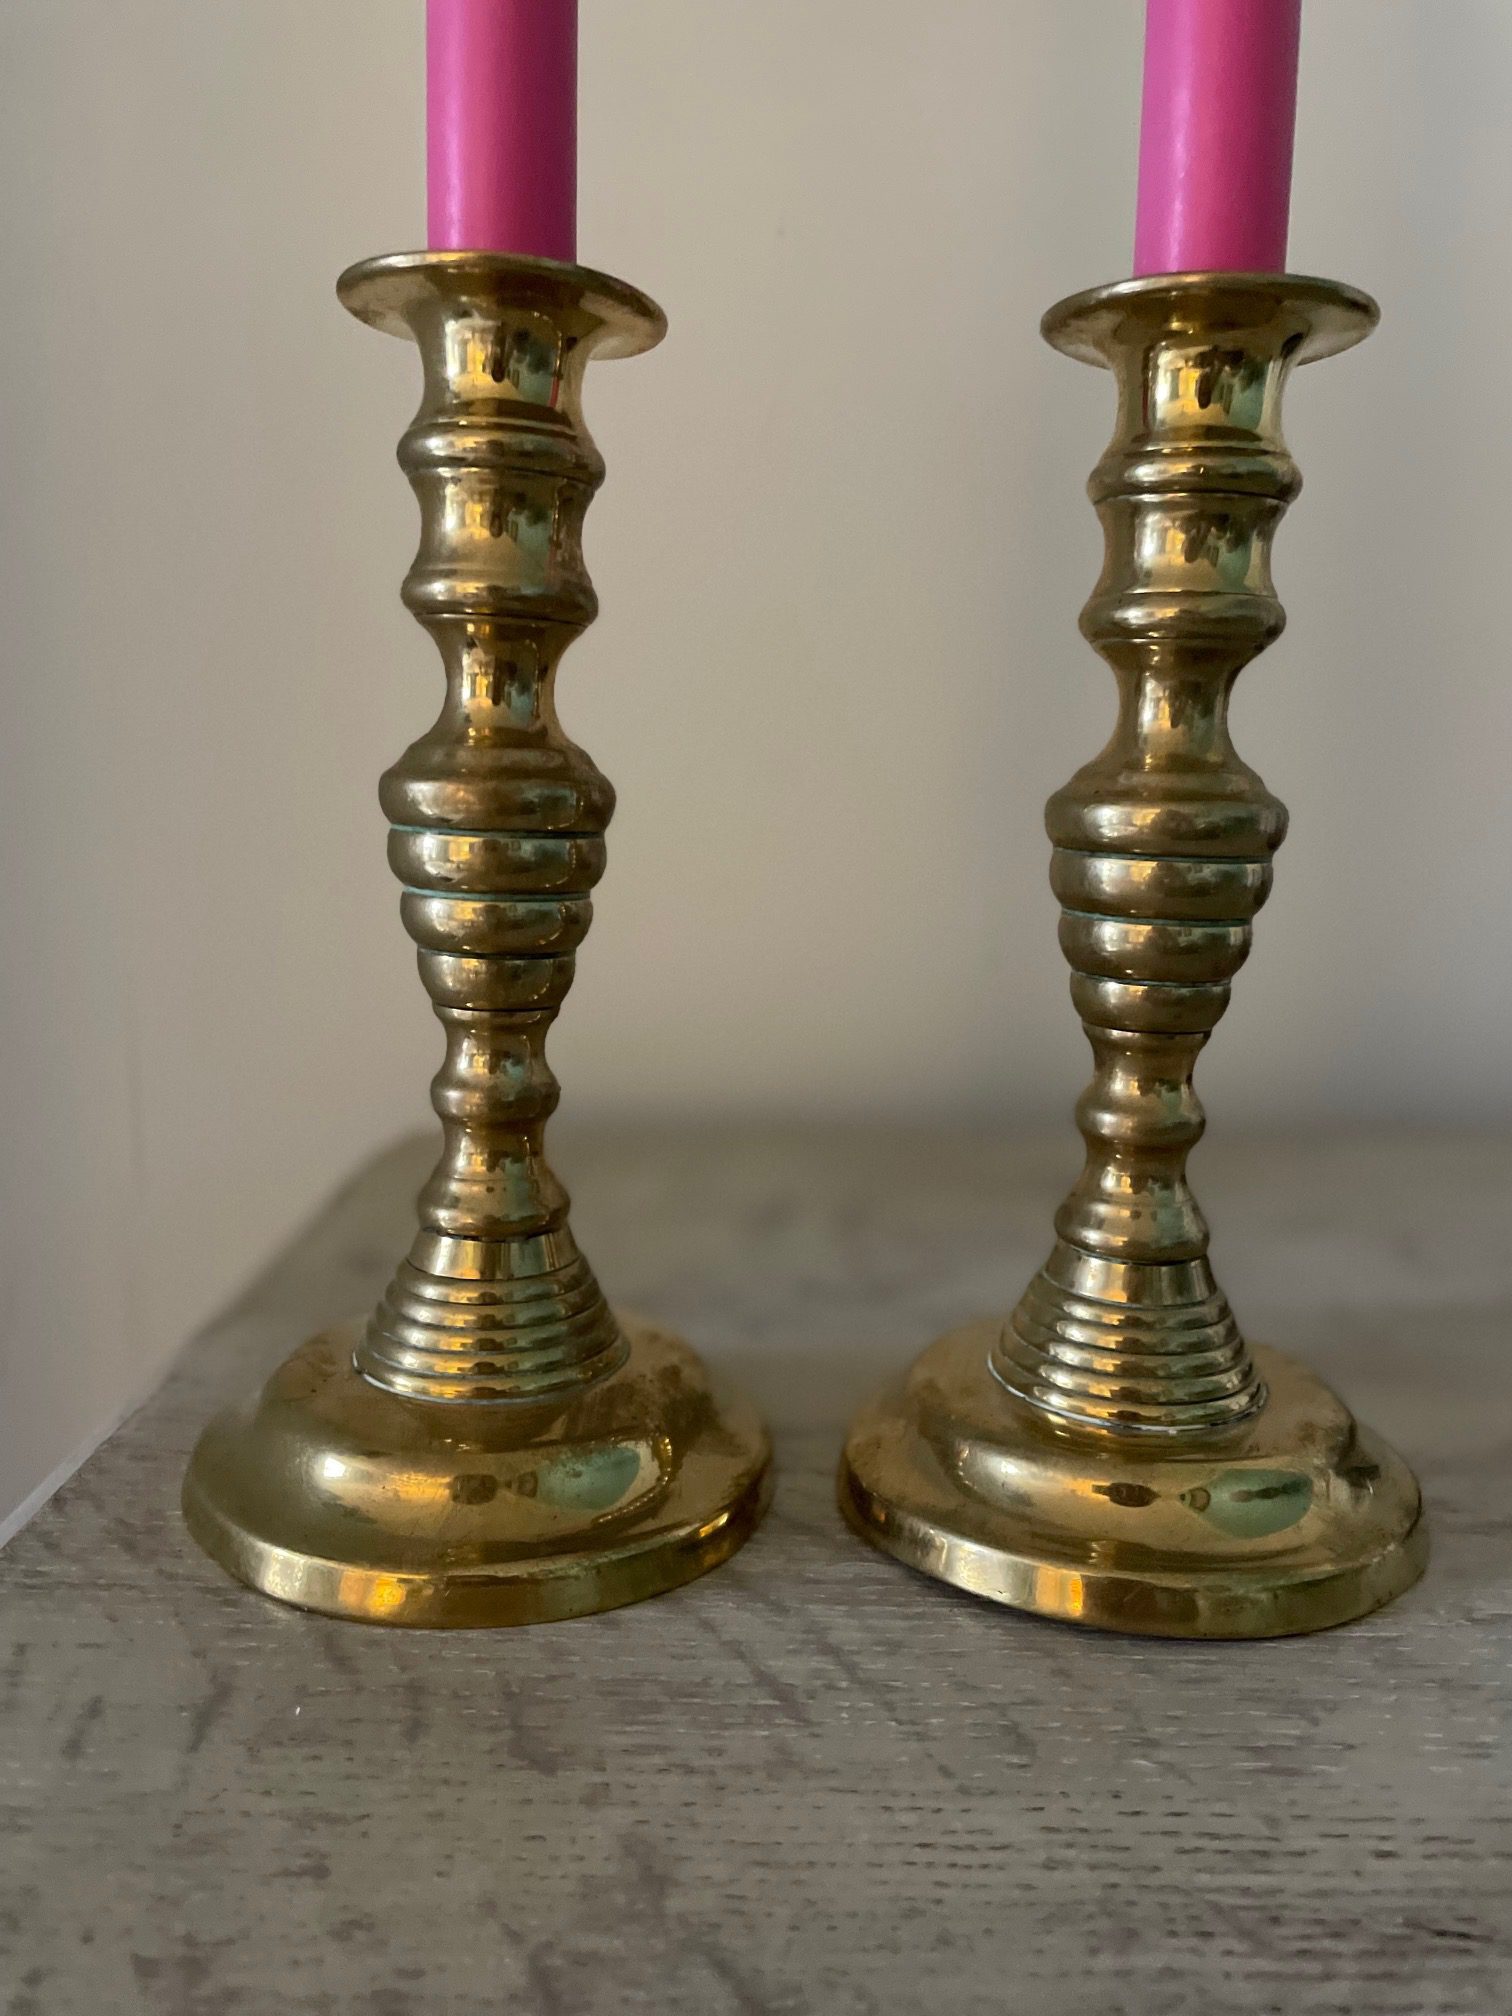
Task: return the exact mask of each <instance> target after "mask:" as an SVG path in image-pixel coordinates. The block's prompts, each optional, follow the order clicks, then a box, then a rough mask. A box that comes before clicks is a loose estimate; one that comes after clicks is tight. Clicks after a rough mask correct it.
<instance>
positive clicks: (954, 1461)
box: [841, 273, 1426, 1637]
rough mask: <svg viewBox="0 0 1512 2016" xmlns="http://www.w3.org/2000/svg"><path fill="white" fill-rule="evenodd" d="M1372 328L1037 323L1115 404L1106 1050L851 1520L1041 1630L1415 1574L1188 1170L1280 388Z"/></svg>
mask: <svg viewBox="0 0 1512 2016" xmlns="http://www.w3.org/2000/svg"><path fill="white" fill-rule="evenodd" d="M1375 319H1376V310H1375V306H1374V303H1373V302H1371V301H1370V300H1369V299H1368V297H1366V296H1365V295H1363V294H1359V293H1357V292H1355V291H1354V290H1353V289H1351V288H1347V287H1341V286H1337V285H1334V284H1332V283H1329V282H1325V281H1319V280H1307V279H1300V278H1297V277H1295V276H1293V275H1289V274H1286V275H1232V274H1213V273H1209V274H1200V273H1199V274H1184V275H1176V276H1161V277H1158V278H1154V279H1144V280H1133V281H1123V282H1120V283H1119V284H1117V285H1115V286H1111V287H1103V288H1098V289H1096V290H1094V291H1093V292H1090V293H1087V294H1081V295H1077V296H1074V297H1073V298H1072V299H1070V300H1068V301H1064V302H1062V303H1061V304H1060V305H1059V306H1058V307H1056V308H1053V309H1051V311H1050V313H1049V314H1048V315H1047V316H1046V318H1045V324H1044V327H1045V334H1046V336H1047V338H1048V340H1049V341H1050V342H1051V343H1052V344H1054V345H1055V346H1056V348H1058V349H1060V350H1063V351H1065V352H1066V353H1067V354H1068V355H1070V356H1073V357H1079V358H1081V359H1083V360H1085V361H1087V362H1090V363H1097V364H1103V365H1106V366H1107V367H1108V368H1109V369H1111V370H1112V371H1113V373H1114V374H1115V377H1116V379H1117V383H1118V390H1119V409H1118V420H1117V424H1116V427H1115V430H1114V435H1113V441H1112V445H1111V446H1110V447H1109V449H1108V452H1107V453H1106V454H1105V455H1104V457H1103V459H1102V461H1101V462H1100V463H1099V464H1098V466H1097V469H1096V470H1095V472H1094V474H1093V477H1092V481H1091V486H1090V488H1091V495H1092V499H1093V502H1094V504H1095V505H1096V507H1097V512H1098V516H1099V518H1100V519H1101V520H1102V525H1103V531H1104V535H1105V539H1106V558H1105V563H1104V566H1103V572H1102V576H1101V579H1100V580H1099V581H1098V584H1097V586H1096V588H1095V589H1094V591H1093V594H1092V599H1091V601H1090V602H1089V603H1088V604H1087V607H1086V609H1085V610H1084V612H1083V614H1082V629H1083V631H1084V633H1085V635H1086V636H1087V638H1088V639H1089V640H1090V641H1091V643H1092V644H1093V645H1094V646H1095V647H1096V648H1097V650H1098V651H1099V652H1100V653H1101V654H1102V656H1103V657H1104V658H1105V659H1106V660H1107V662H1108V663H1109V665H1110V666H1111V667H1112V669H1113V674H1114V677H1115V679H1116V680H1117V683H1118V695H1119V710H1118V720H1117V725H1116V726H1115V728H1114V731H1113V735H1112V737H1111V739H1110V741H1109V742H1108V745H1107V747H1106V748H1105V749H1104V750H1103V751H1102V753H1101V755H1099V756H1097V757H1096V758H1094V760H1093V761H1092V762H1091V763H1089V764H1087V765H1086V767H1085V768H1084V769H1082V770H1081V771H1079V772H1078V774H1077V775H1076V776H1075V777H1074V778H1073V779H1072V781H1071V782H1070V784H1068V785H1067V786H1066V788H1065V789H1064V790H1062V791H1058V792H1057V793H1056V794H1055V796H1054V797H1053V798H1052V799H1051V800H1050V804H1049V807H1048V810H1047V815H1046V823H1047V825H1048V828H1049V833H1050V838H1051V841H1052V843H1053V846H1054V854H1053V857H1052V866H1051V877H1052V882H1053V886H1054V888H1055V892H1056V895H1057V896H1058V897H1059V899H1060V902H1061V906H1062V915H1061V929H1060V939H1061V947H1062V949H1063V951H1064V952H1065V955H1066V958H1067V959H1068V961H1069V962H1070V965H1071V969H1072V979H1071V993H1072V999H1073V1000H1074V1002H1075V1004H1076V1007H1077V1010H1078V1012H1079V1013H1080V1015H1081V1018H1082V1023H1083V1026H1084V1027H1085V1029H1086V1032H1087V1036H1088V1038H1089V1040H1090V1042H1091V1046H1092V1052H1093V1059H1094V1075H1093V1079H1092V1083H1091V1084H1090V1086H1089V1087H1088V1089H1087V1091H1086V1092H1085V1093H1084V1094H1083V1096H1082V1099H1081V1103H1080V1105H1079V1106H1078V1108H1077V1119H1078V1122H1079V1125H1080V1127H1081V1131H1082V1135H1083V1137H1084V1139H1085V1141H1086V1145H1087V1156H1086V1164H1085V1167H1084V1169H1083V1171H1082V1174H1081V1176H1080V1178H1079V1179H1078V1181H1077V1183H1076V1184H1075V1186H1074V1188H1073V1189H1072V1191H1071V1194H1070V1195H1069V1197H1067V1199H1066V1201H1065V1203H1064V1204H1063V1205H1062V1206H1061V1208H1060V1211H1059V1213H1058V1215H1057V1217H1056V1221H1055V1230H1056V1243H1055V1246H1054V1249H1053V1251H1052V1252H1051V1254H1050V1257H1049V1259H1048V1260H1047V1261H1046V1263H1045V1265H1044V1267H1043V1268H1042V1269H1041V1270H1040V1272H1039V1274H1038V1275H1036V1277H1035V1279H1034V1280H1033V1281H1032V1282H1031V1283H1030V1285H1029V1287H1028V1289H1027V1290H1026V1291H1025V1294H1024V1296H1023V1298H1022V1300H1021V1301H1020V1303H1019V1305H1018V1307H1017V1308H1016V1309H1015V1310H1014V1311H1013V1313H1012V1315H1011V1316H1010V1317H1009V1318H1008V1320H1007V1321H1006V1322H1002V1323H990V1324H979V1325H975V1326H972V1327H969V1328H967V1329H965V1330H960V1331H957V1332H955V1333H953V1334H952V1335H950V1336H948V1337H945V1338H943V1339H942V1340H941V1341H940V1342H939V1343H937V1344H935V1345H933V1346H932V1347H931V1348H930V1349H929V1350H928V1351H926V1352H925V1354H924V1355H923V1357H922V1358H921V1359H920V1360H919V1361H918V1362H917V1364H916V1365H915V1366H914V1368H913V1371H912V1372H911V1374H910V1375H909V1377H908V1378H907V1380H905V1381H904V1382H903V1383H902V1384H901V1385H899V1386H898V1387H896V1388H895V1389H894V1390H892V1391H890V1392H888V1393H885V1394H883V1395H882V1396H881V1397H880V1398H879V1399H877V1400H876V1401H875V1402H873V1404H872V1405H871V1406H870V1407H868V1408H867V1409H866V1410H864V1411H863V1413H862V1414H861V1416H860V1417H859V1419H858V1420H857V1421H856V1423H855V1425H854V1427H853V1429H852V1431H851V1436H850V1440H849V1442H848V1444H847V1448H846V1455H845V1462H844V1465H843V1467H842V1472H841V1503H842V1508H843V1509H844V1511H845V1513H846V1515H847V1517H848V1518H849V1519H850V1520H851V1522H852V1523H853V1524H854V1525H855V1526H856V1528H857V1529H858V1530H859V1531H860V1532H861V1533H862V1534H864V1535H865V1537H866V1538H868V1539H869V1540H871V1541H873V1542H874V1543H875V1544H876V1545H877V1546H879V1547H882V1548H884V1549H886V1550H887V1551H888V1552H889V1553H892V1554H896V1555H897V1556H898V1557H899V1559H901V1560H903V1561H906V1562H908V1563H909V1564H910V1565H911V1566H913V1567H916V1568H922V1569H924V1570H925V1571H926V1572H928V1573H930V1574H933V1575H937V1576H939V1577H940V1578H941V1579H943V1580H945V1581H947V1582H954V1583H956V1584H958V1585H959V1586H960V1587H962V1588H966V1589H971V1590H974V1591H976V1592H977V1593H978V1594H980V1595H984V1596H990V1597H992V1598H994V1599H995V1600H997V1601H998V1602H1002V1603H1010V1604H1014V1605H1016V1606H1018V1607H1020V1608H1023V1609H1028V1610H1035V1611H1039V1612H1041V1613H1042V1614H1044V1615H1047V1616H1052V1617H1060V1618H1065V1619H1070V1620H1072V1621H1075V1622H1078V1623H1084V1624H1093V1625H1102V1626H1105V1627H1107V1628H1110V1629H1117V1630H1125V1631H1142V1632H1150V1633H1157V1634H1163V1635H1169V1636H1178V1637H1179V1636H1192V1637H1260V1636H1269V1635H1272V1634H1277V1633H1283V1632H1293V1631H1307V1630H1314V1629H1318V1628H1321V1627H1322V1626H1325V1625H1329V1624H1337V1623H1341V1622H1343V1621H1345V1620H1346V1619H1348V1618H1351V1617H1357V1616H1360V1615H1362V1614H1364V1613H1365V1612H1366V1611H1369V1610H1373V1609H1375V1608H1376V1607H1377V1606H1378V1605H1380V1604H1382V1603H1385V1602H1387V1601H1389V1600H1390V1599H1391V1597H1393V1596H1395V1595H1396V1594H1398V1593H1399V1592H1400V1591H1401V1590H1402V1589H1404V1588H1406V1587H1407V1586H1408V1585H1409V1584H1410V1583H1411V1582H1413V1581H1414V1580H1416V1578H1417V1576H1418V1575H1419V1574H1420V1573H1421V1572H1422V1568H1423V1564H1424V1560H1425V1558H1426V1536H1425V1532H1424V1527H1423V1523H1422V1512H1421V1503H1420V1499H1419V1494H1418V1489H1417V1485H1416V1483H1415V1481H1414V1480H1413V1478H1412V1475H1411V1473H1410V1472H1409V1471H1408V1470H1407V1468H1406V1466H1405V1465H1404V1464H1403V1463H1402V1461H1401V1459H1400V1458H1399V1457H1398V1456H1396V1455H1395V1454H1394V1453H1393V1452H1392V1451H1391V1450H1390V1449H1388V1448H1387V1447H1385V1445H1384V1444H1382V1443H1381V1442H1379V1441H1378V1440H1376V1438H1375V1437H1373V1436H1372V1435H1370V1434H1369V1433H1367V1432H1366V1431H1365V1430H1364V1429H1362V1428H1360V1427H1358V1426H1357V1425H1356V1423H1355V1422H1354V1420H1353V1419H1352V1417H1351V1416H1350V1414H1349V1413H1348V1411H1347V1409H1346V1408H1345V1407H1344V1406H1343V1405H1342V1403H1341V1402H1340V1401H1339V1400H1338V1399H1337V1398H1336V1397H1335V1396H1334V1395H1333V1394H1332V1393H1331V1392H1330V1391H1329V1389H1328V1388H1327V1387H1326V1386H1324V1385H1323V1384H1322V1382H1321V1381H1320V1380H1318V1379H1317V1378H1315V1377H1314V1376H1313V1375H1312V1374H1310V1373H1308V1372H1307V1371H1305V1370H1304V1369H1303V1368H1302V1367H1300V1366H1298V1365H1296V1364H1294V1363H1292V1362H1291V1361H1290V1360H1288V1359H1285V1358H1282V1357H1280V1356H1279V1355H1278V1354H1276V1353H1274V1352H1268V1351H1263V1350H1258V1349H1257V1350H1254V1351H1252V1350H1251V1349H1250V1347H1249V1345H1248V1344H1247V1343H1246V1341H1245V1339H1244V1336H1243V1334H1242V1333H1241V1331H1240V1329H1239V1326H1238V1324H1237V1322H1236V1321H1235V1319H1234V1316H1233V1313H1232V1311H1231V1310H1230V1308H1229V1305H1228V1300H1227V1298H1226V1297H1225V1295H1224V1293H1223V1290H1222V1289H1221V1288H1220V1287H1219V1286H1218V1283H1217V1281H1216V1280H1215V1279H1214V1277H1213V1273H1212V1269H1211V1268H1210V1266H1209V1264H1208V1257H1207V1255H1208V1229H1207V1225H1206V1222H1205V1221H1204V1219H1203V1216H1202V1213H1201V1211H1200V1210H1199V1209H1198V1206H1197V1202H1196V1200H1195V1198H1194V1197H1193V1195H1192V1192H1191V1190H1190V1188H1189V1187H1188V1183H1187V1177H1186V1161H1187V1155H1188V1153H1189V1151H1190V1150H1191V1148H1192V1147H1193V1146H1194V1145H1195V1143H1196V1141H1197V1140H1198V1138H1199V1136H1200V1135H1201V1132H1202V1126H1203V1116H1202V1108H1201V1106H1200V1105H1199V1103H1198V1100H1197V1095H1196V1093H1195V1092H1194V1090H1193V1088H1192V1071H1193V1067H1194V1065H1195V1063H1196V1059H1197V1053H1198V1051H1199V1050H1200V1049H1201V1048H1202V1046H1203V1044H1204V1043H1205V1042H1206V1041H1207V1038H1208V1035H1209V1033H1210V1032H1211V1030H1212V1028H1213V1026H1214V1024H1215V1023H1216V1022H1217V1021H1218V1018H1219V1017H1220V1016H1221V1015H1222V1013H1223V1010H1224V1008H1225V1007H1226V1006H1227V1003H1228V997H1229V986H1230V983H1231V981H1232V979H1233V976H1234V974H1235V973H1236V972H1237V971H1238V969H1239V967H1240V966H1241V965H1242V964H1243V962H1244V959H1245V956H1246V955H1247V953H1248V951H1249V945H1250V928H1251V920H1252V918H1253V917H1254V914H1255V912H1256V911H1257V910H1258V909H1259V907H1260V905H1261V904H1262V903H1263V902H1264V901H1265V898H1266V895H1267V893H1268V891H1269V888H1270V879H1271V856H1272V855H1273V853H1274V852H1275V849H1276V848H1277V847H1278V846H1279V845H1280V842H1281V839H1282V837H1283V835H1284V833H1285V830H1286V812H1285V809H1284V808H1283V807H1282V805H1281V804H1280V803H1279V802H1278V800H1276V799H1275V798H1273V797H1272V796H1271V794H1270V792H1269V791H1267V790H1266V788H1265V786H1264V785H1263V784H1262V782H1261V781H1260V779H1259V777H1258V776H1256V774H1255V772H1254V771H1253V770H1251V769H1250V768H1249V766H1248V765H1247V764H1246V763H1245V762H1243V761H1242V760H1241V758H1240V757H1239V756H1238V755H1237V754H1236V753H1235V751H1234V748H1233V746H1232V744H1231V742H1230V740H1229V730H1228V700H1229V694H1230V691H1231V689H1232V687H1233V683H1234V680H1235V678H1236V677H1237V675H1238V673H1239V672H1240V671H1241V670H1242V669H1243V667H1244V666H1245V665H1246V664H1247V663H1248V662H1249V660H1250V659H1251V658H1253V657H1254V656H1255V655H1256V654H1257V653H1258V652H1260V651H1261V650H1263V649H1264V648H1265V646H1266V645H1267V644H1269V643H1270V642H1271V641H1272V639H1274V638H1275V637H1276V636H1277V635H1278V634H1279V632H1280V630H1281V627H1282V623H1283V621H1284V617H1283V614H1282V610H1281V606H1280V604H1279V602H1278V601H1277V600H1276V596H1275V592H1274V590H1273V588H1272V586H1271V578H1270V547H1271V540H1272V537H1273V535H1274V532H1275V528H1276V525H1277V523H1278V521H1279V519H1280V517H1281V514H1282V512H1283V511H1284V510H1285V508H1286V506H1287V505H1288V504H1289V503H1290V502H1291V500H1292V498H1293V497H1294V496H1295V495H1296V494H1297V490H1298V488H1299V477H1298V474H1297V470H1296V467H1295V465H1294V463H1293V462H1292V460H1291V457H1290V455H1289V454H1288V453H1287V450H1286V446H1285V443H1284V442H1283V440H1282V436H1281V424H1280V423H1281V414H1280V407H1281V395H1282V390H1283V387H1284V385H1285V382H1286V378H1287V375H1288V373H1289V371H1290V368H1291V366H1292V365H1293V364H1296V363H1303V362H1306V361H1308V360H1309V359H1312V358H1316V357H1325V356H1328V355H1330V354H1331V353H1332V352H1334V351H1336V350H1342V349H1345V348H1347V347H1348V346H1349V345H1350V344H1352V343H1356V342H1358V341H1359V340H1360V339H1361V337H1363V336H1364V335H1366V334H1367V333H1368V331H1369V330H1370V329H1371V327H1372V326H1373V324H1374V322H1375Z"/></svg>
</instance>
